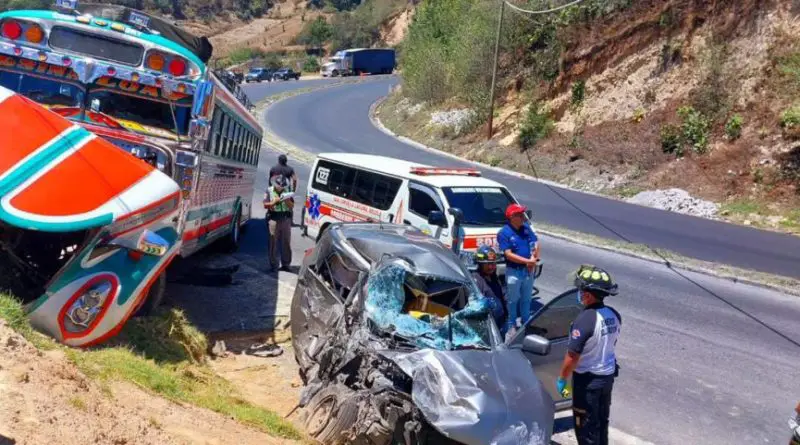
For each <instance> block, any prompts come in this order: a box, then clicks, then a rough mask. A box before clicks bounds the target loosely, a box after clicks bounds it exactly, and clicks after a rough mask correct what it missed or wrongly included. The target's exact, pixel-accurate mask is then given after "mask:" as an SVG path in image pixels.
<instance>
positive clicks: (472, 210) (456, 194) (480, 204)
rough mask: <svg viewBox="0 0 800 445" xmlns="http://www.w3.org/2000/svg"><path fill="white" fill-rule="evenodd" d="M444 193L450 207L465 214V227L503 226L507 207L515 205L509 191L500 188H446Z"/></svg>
mask: <svg viewBox="0 0 800 445" xmlns="http://www.w3.org/2000/svg"><path fill="white" fill-rule="evenodd" d="M442 191H443V192H444V196H445V198H447V202H448V203H449V204H450V207H456V208H459V209H461V211H462V212H464V222H463V223H464V225H465V226H502V225H504V224H505V223H506V217H505V211H506V207H508V205H509V204H512V203H514V200H513V199H512V198H511V195H510V194H509V193H508V191H507V190H506V189H504V188H499V187H444V188H443V189H442Z"/></svg>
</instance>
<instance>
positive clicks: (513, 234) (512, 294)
mask: <svg viewBox="0 0 800 445" xmlns="http://www.w3.org/2000/svg"><path fill="white" fill-rule="evenodd" d="M526 210H527V209H526V208H525V206H522V205H520V204H511V205H509V206H508V208H506V220H507V222H506V225H505V226H503V228H502V229H500V231H499V232H498V233H497V243H498V244H499V245H500V250H501V251H502V252H503V254H504V255H505V259H506V285H507V287H508V289H507V290H506V303H507V304H508V318H507V319H506V326H505V329H504V330H505V332H507V333H508V334H507V335H511V336H513V335H514V327H521V326H523V325H524V324H525V322H527V321H528V318H530V316H531V296H532V295H533V274H534V270H535V269H536V264H537V263H538V262H539V239H538V237H537V236H536V233H535V232H534V231H533V228H531V226H530V224H528V223H527V222H526V221H525V211H526ZM517 318H521V322H520V324H516V322H517Z"/></svg>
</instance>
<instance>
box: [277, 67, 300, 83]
mask: <svg viewBox="0 0 800 445" xmlns="http://www.w3.org/2000/svg"><path fill="white" fill-rule="evenodd" d="M289 79H294V80H300V73H298V72H295V71H294V70H292V69H291V68H281V69H279V70H278V71H275V73H274V74H273V75H272V80H289Z"/></svg>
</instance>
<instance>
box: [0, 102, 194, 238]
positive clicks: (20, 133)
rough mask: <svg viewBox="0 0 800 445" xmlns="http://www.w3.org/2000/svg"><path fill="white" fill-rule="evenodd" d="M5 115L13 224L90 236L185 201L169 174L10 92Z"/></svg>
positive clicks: (3, 156)
mask: <svg viewBox="0 0 800 445" xmlns="http://www.w3.org/2000/svg"><path fill="white" fill-rule="evenodd" d="M0 113H1V114H2V116H3V119H0V144H2V145H1V146H2V147H3V149H2V150H0V220H2V221H4V222H6V223H8V224H10V225H13V226H16V227H20V228H24V229H32V230H41V231H47V232H68V231H77V230H85V229H90V228H94V227H100V226H104V225H108V224H111V223H112V222H114V221H117V220H120V219H123V218H129V217H132V216H133V215H137V214H140V213H142V212H149V211H150V209H153V208H154V207H156V206H158V205H159V204H161V206H164V205H169V206H170V207H171V206H176V205H177V202H178V201H179V199H180V196H179V194H178V191H179V188H178V185H177V184H176V183H175V181H173V180H172V179H171V178H170V177H169V176H167V175H165V174H163V173H161V172H160V171H158V170H157V169H155V168H153V167H152V166H150V165H149V164H147V163H145V162H143V161H141V160H139V159H136V158H135V157H134V156H132V155H130V154H129V153H126V152H125V151H123V150H122V149H120V148H118V147H117V146H115V145H113V144H112V143H110V142H108V141H106V140H104V139H101V138H99V137H97V136H96V135H95V134H93V133H91V132H89V131H88V130H86V129H85V128H82V127H79V126H77V125H74V124H72V123H71V122H70V121H68V120H67V119H65V118H63V117H61V116H59V115H58V114H56V113H55V112H53V111H50V110H47V109H46V108H44V107H42V106H41V105H39V104H37V103H35V102H33V101H31V100H29V99H27V98H25V97H23V96H21V95H18V94H15V93H14V92H12V91H11V90H8V89H6V88H2V87H0ZM162 210H163V209H162ZM159 211H160V210H159Z"/></svg>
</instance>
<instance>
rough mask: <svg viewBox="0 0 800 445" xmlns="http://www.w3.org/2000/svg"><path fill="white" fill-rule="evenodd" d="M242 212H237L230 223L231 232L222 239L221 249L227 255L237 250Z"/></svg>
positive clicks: (240, 232)
mask: <svg viewBox="0 0 800 445" xmlns="http://www.w3.org/2000/svg"><path fill="white" fill-rule="evenodd" d="M241 221H242V211H241V210H238V211H237V212H236V216H235V217H233V221H232V222H231V231H230V232H229V233H228V234H227V235H225V238H223V243H222V245H223V249H224V250H225V252H227V253H234V252H236V251H237V250H238V249H239V239H240V238H241V235H242V226H241Z"/></svg>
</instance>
